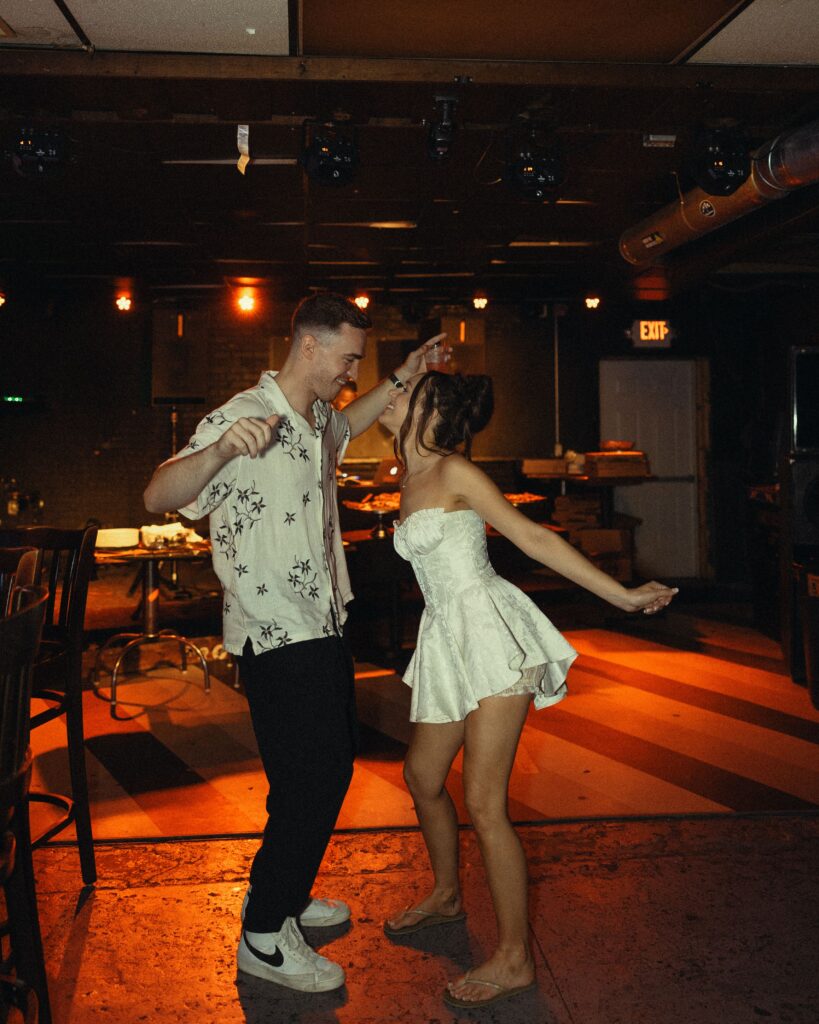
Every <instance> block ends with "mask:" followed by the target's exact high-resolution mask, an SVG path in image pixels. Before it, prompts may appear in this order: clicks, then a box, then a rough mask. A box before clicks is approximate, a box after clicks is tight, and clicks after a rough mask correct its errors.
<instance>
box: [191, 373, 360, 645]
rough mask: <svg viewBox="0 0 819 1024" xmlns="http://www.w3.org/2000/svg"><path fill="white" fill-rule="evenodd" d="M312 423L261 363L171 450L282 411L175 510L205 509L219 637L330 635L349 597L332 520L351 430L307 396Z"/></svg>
mask: <svg viewBox="0 0 819 1024" xmlns="http://www.w3.org/2000/svg"><path fill="white" fill-rule="evenodd" d="M312 411H313V416H314V419H315V424H316V425H315V428H313V427H311V426H310V424H309V423H308V422H307V421H306V420H305V419H304V418H303V417H302V416H300V415H299V414H298V413H297V412H295V411H294V410H293V409H292V408H291V406H290V404H289V402H288V401H287V399H286V398H285V396H284V394H283V392H282V390H281V389H280V388H279V386H278V384H277V383H276V374H275V372H273V371H266V372H265V373H263V374H262V377H261V379H260V381H259V383H258V384H257V385H256V387H254V388H250V389H248V390H247V391H243V392H241V393H240V394H238V395H235V396H234V397H233V398H231V399H230V400H229V401H228V402H226V403H225V404H224V405H222V406H220V407H219V408H218V409H216V410H215V411H214V412H212V413H210V414H209V415H208V416H206V417H205V418H204V419H203V420H202V421H201V422H200V423H199V425H198V426H197V428H196V432H195V434H194V435H193V437H192V438H191V439H190V441H189V442H188V444H187V446H186V447H185V448H183V449H182V450H181V451H180V452H179V454H178V455H177V456H176V457H177V458H184V457H186V456H188V455H192V454H193V453H194V452H196V451H200V450H201V449H202V448H206V447H207V446H208V445H210V444H213V442H214V441H216V440H218V439H219V437H221V435H222V434H223V433H224V432H225V431H226V430H227V429H228V427H230V425H231V424H232V423H234V422H235V421H236V420H237V419H239V418H240V417H242V416H247V417H257V418H261V419H266V418H267V417H268V416H271V415H272V414H274V413H275V414H277V415H278V416H280V417H281V419H280V420H279V422H278V424H277V425H276V426H275V427H274V428H273V442H272V444H271V445H270V446H269V447H268V448H267V449H266V450H265V451H264V452H263V453H262V454H261V455H259V456H257V457H256V458H255V459H251V458H249V457H248V456H237V457H236V458H234V459H232V460H231V461H230V462H228V463H227V464H226V465H225V466H223V467H222V469H221V470H220V471H219V472H218V473H217V474H216V476H214V477H213V479H212V480H211V481H210V482H209V483H208V485H207V486H206V487H205V488H203V490H202V491H201V493H200V494H199V495H198V497H197V498H196V500H195V501H193V502H191V504H190V505H188V506H186V507H185V508H182V509H180V510H179V511H180V512H181V513H182V514H183V515H185V516H188V517H189V518H192V519H199V518H202V517H203V516H205V515H209V516H210V536H211V542H212V545H213V566H214V569H215V571H216V574H217V576H218V577H219V580H220V582H221V584H222V587H223V588H224V604H223V609H222V610H223V623H224V625H223V630H224V640H223V643H224V646H225V648H226V649H227V650H228V651H230V652H231V653H232V654H240V653H241V652H242V649H243V647H244V643H245V640H246V638H248V637H249V638H250V640H251V643H252V645H253V650H254V651H255V652H256V653H260V652H262V651H266V650H270V649H271V648H274V647H282V646H284V645H285V644H289V643H296V642H298V641H301V640H313V639H317V638H318V637H322V636H333V635H336V634H337V633H338V632H339V631H340V628H341V625H342V624H343V622H344V620H345V619H346V617H347V613H346V609H345V605H346V604H347V603H348V602H349V601H350V600H352V596H353V595H352V592H351V590H350V579H349V576H348V573H347V565H346V561H345V558H344V549H343V546H342V540H341V532H340V530H339V526H338V502H337V490H336V466H337V464H338V463H339V462H341V460H342V459H343V457H344V452H345V449H346V447H347V444H348V442H349V440H350V427H349V423H348V422H347V418H346V417H345V416H343V415H342V414H341V413H340V412H337V411H336V410H335V409H333V408H332V406H330V405H329V404H328V403H326V402H320V401H316V402H315V403H314V404H313V410H312Z"/></svg>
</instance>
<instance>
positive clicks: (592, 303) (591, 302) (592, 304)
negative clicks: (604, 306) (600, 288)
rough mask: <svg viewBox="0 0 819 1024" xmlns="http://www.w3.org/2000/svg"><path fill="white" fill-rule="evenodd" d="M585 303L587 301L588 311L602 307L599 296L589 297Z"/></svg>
mask: <svg viewBox="0 0 819 1024" xmlns="http://www.w3.org/2000/svg"><path fill="white" fill-rule="evenodd" d="M585 301H586V309H599V307H600V296H599V295H587V296H586V300H585Z"/></svg>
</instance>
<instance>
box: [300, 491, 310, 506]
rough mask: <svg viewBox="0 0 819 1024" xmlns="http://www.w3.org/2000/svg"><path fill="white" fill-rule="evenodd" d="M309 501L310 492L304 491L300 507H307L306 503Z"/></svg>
mask: <svg viewBox="0 0 819 1024" xmlns="http://www.w3.org/2000/svg"><path fill="white" fill-rule="evenodd" d="M309 501H310V492H309V491H305V492H304V494H302V496H301V503H302V505H307V503H308V502H309Z"/></svg>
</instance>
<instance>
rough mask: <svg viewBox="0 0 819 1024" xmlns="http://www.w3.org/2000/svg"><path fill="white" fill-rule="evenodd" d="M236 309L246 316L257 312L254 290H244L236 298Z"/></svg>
mask: <svg viewBox="0 0 819 1024" xmlns="http://www.w3.org/2000/svg"><path fill="white" fill-rule="evenodd" d="M236 307H237V309H238V310H239V312H240V313H243V314H244V315H245V316H249V315H250V314H251V313H255V312H256V295H255V293H254V291H253V289H252V288H244V289H242V291H241V292H239V295H238V296H237V297H236Z"/></svg>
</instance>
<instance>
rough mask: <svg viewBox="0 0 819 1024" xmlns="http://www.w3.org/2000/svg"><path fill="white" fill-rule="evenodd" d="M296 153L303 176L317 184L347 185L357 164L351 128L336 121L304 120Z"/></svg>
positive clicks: (356, 148) (356, 153)
mask: <svg viewBox="0 0 819 1024" xmlns="http://www.w3.org/2000/svg"><path fill="white" fill-rule="evenodd" d="M302 141H303V148H302V152H301V156H300V162H301V165H302V167H304V170H305V171H306V173H307V176H308V177H309V178H311V179H312V180H313V181H315V182H316V183H317V184H318V185H347V184H349V183H350V182H351V181H352V180H353V177H354V175H355V171H356V168H357V167H358V146H357V145H356V142H355V137H354V135H353V132H352V129H351V128H349V127H347V126H346V125H343V124H341V123H340V122H338V121H328V122H326V123H323V124H316V123H315V122H312V121H305V122H304V126H303V137H302Z"/></svg>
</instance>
